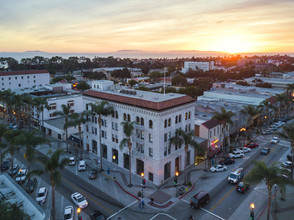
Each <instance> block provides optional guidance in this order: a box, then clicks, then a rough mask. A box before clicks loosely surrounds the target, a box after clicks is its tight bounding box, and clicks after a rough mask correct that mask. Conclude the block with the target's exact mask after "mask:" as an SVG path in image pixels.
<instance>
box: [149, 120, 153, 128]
mask: <svg viewBox="0 0 294 220" xmlns="http://www.w3.org/2000/svg"><path fill="white" fill-rule="evenodd" d="M149 128H151V129H152V128H153V121H152V120H149Z"/></svg>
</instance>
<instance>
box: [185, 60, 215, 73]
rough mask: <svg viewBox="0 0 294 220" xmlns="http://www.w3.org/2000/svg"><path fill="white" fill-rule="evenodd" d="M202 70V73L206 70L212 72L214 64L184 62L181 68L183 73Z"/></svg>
mask: <svg viewBox="0 0 294 220" xmlns="http://www.w3.org/2000/svg"><path fill="white" fill-rule="evenodd" d="M190 69H191V70H197V69H200V70H203V71H208V70H213V69H214V62H213V61H211V62H192V61H185V62H184V67H183V68H182V72H183V73H187V72H188V71H189V70H190Z"/></svg>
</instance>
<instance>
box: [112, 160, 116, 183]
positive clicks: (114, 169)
mask: <svg viewBox="0 0 294 220" xmlns="http://www.w3.org/2000/svg"><path fill="white" fill-rule="evenodd" d="M115 159H116V156H115V155H113V156H112V160H113V162H114V163H115ZM113 179H115V167H114V169H113Z"/></svg>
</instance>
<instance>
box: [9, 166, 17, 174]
mask: <svg viewBox="0 0 294 220" xmlns="http://www.w3.org/2000/svg"><path fill="white" fill-rule="evenodd" d="M18 170H19V166H18V165H17V164H13V168H12V169H10V170H9V175H10V176H14V175H15V174H17V172H18Z"/></svg>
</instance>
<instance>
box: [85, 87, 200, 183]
mask: <svg viewBox="0 0 294 220" xmlns="http://www.w3.org/2000/svg"><path fill="white" fill-rule="evenodd" d="M101 101H107V102H108V103H109V105H110V106H112V107H113V108H114V113H113V114H112V115H109V116H107V117H102V119H103V120H102V127H101V134H102V137H101V143H102V151H103V152H102V156H103V158H104V159H106V160H108V161H112V162H113V163H116V164H117V165H118V166H120V167H124V168H125V169H129V160H131V162H132V163H131V164H132V167H131V171H132V173H136V174H138V175H140V174H141V173H142V172H143V173H144V174H145V177H146V179H148V180H150V181H152V182H154V183H155V184H157V185H159V184H161V183H163V182H164V181H165V180H166V179H168V178H170V177H173V176H174V175H175V172H176V171H182V170H183V169H184V158H185V151H184V146H174V145H171V144H170V142H169V139H170V138H171V137H173V136H174V134H175V131H176V129H178V128H181V129H183V130H186V131H190V130H193V128H194V115H195V102H194V99H192V98H191V97H188V96H186V95H180V94H166V95H163V94H158V93H152V92H144V91H135V90H120V91H119V90H106V91H105V90H104V91H103V90H98V89H97V87H96V89H92V90H88V91H86V92H85V93H84V96H83V102H84V108H85V109H86V110H87V109H88V110H91V109H90V107H91V106H90V103H96V102H98V103H99V102H101ZM124 121H129V122H133V121H134V122H135V123H134V130H133V133H132V137H131V141H132V152H131V157H130V155H129V151H128V148H127V147H124V148H123V149H120V147H119V144H120V141H121V140H122V139H123V138H125V135H124V132H123V127H122V125H121V123H122V122H124ZM83 130H84V133H83V141H84V149H85V150H88V151H91V152H93V153H95V154H97V155H100V147H99V126H98V118H97V116H96V117H94V116H93V117H92V119H91V121H89V122H87V123H86V124H84V129H83ZM113 155H115V159H113ZM194 156H195V155H194V150H193V149H192V148H189V152H188V160H187V161H188V164H193V163H194V160H193V158H194Z"/></svg>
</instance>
